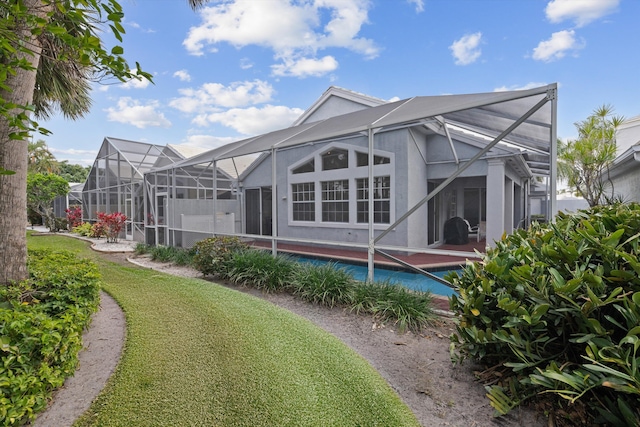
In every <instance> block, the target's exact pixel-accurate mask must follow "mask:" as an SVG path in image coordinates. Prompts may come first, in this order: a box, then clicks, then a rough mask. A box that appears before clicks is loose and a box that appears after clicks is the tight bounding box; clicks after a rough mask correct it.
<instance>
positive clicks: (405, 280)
mask: <svg viewBox="0 0 640 427" xmlns="http://www.w3.org/2000/svg"><path fill="white" fill-rule="evenodd" d="M294 258H295V259H296V261H298V262H306V263H310V264H314V265H324V264H328V263H329V262H331V263H333V264H335V265H336V266H338V267H340V268H344V269H345V270H347V271H348V272H349V273H351V275H352V276H353V278H354V279H356V280H359V281H362V282H364V281H366V280H367V267H366V266H363V265H356V264H348V263H344V262H335V261H325V260H321V259H315V258H306V257H298V256H296V257H294ZM450 271H461V270H459V269H452V270H450ZM430 273H431V274H433V275H434V276H438V277H444V276H445V275H446V274H447V273H449V271H430ZM373 279H374V280H375V281H376V282H383V281H387V280H388V281H389V282H390V283H394V284H400V285H402V286H404V287H406V288H409V289H413V290H416V291H423V292H426V291H428V292H431V293H432V294H435V295H442V296H451V295H453V293H454V291H453V289H451V288H450V287H448V286H446V285H443V284H442V283H440V282H437V281H435V280H433V279H430V278H429V277H427V276H424V275H422V274H418V273H411V272H408V271H401V270H390V269H386V268H377V267H376V268H375V269H374V270H373Z"/></svg>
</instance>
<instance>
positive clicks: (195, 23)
mask: <svg viewBox="0 0 640 427" xmlns="http://www.w3.org/2000/svg"><path fill="white" fill-rule="evenodd" d="M120 4H121V5H122V7H123V11H124V14H125V19H124V28H125V30H126V34H125V35H124V38H123V42H122V43H121V44H120V43H118V44H120V45H121V46H122V47H123V48H124V56H125V58H126V59H127V61H128V62H129V64H130V65H131V66H132V67H133V66H135V63H136V62H138V63H140V65H141V67H142V69H143V70H145V71H146V72H149V73H151V74H152V75H153V83H149V82H147V81H138V80H132V81H130V82H127V83H125V84H122V83H118V84H116V83H115V82H113V81H107V82H101V83H96V84H94V87H93V90H92V93H91V96H92V99H93V106H92V108H91V112H90V113H89V114H87V115H86V116H85V117H84V118H82V119H79V120H76V121H70V120H67V119H65V118H63V117H62V116H54V117H53V118H51V119H50V120H48V121H40V124H41V125H42V126H44V127H45V128H46V129H48V130H50V131H51V132H52V135H50V136H42V135H36V136H34V138H35V139H44V140H45V141H46V142H47V144H48V146H49V149H50V150H51V152H52V153H53V154H54V155H55V156H56V158H57V159H58V160H67V161H69V163H71V164H82V165H90V164H92V163H93V160H94V159H95V157H96V155H97V151H98V149H99V148H100V145H101V144H102V141H103V140H104V138H105V137H107V136H109V137H115V138H122V139H129V140H134V141H142V142H148V143H153V144H160V145H166V144H174V145H181V144H185V145H190V146H193V147H200V148H206V149H211V148H216V147H219V146H221V145H223V144H226V143H229V142H232V141H236V140H239V139H244V138H247V137H250V136H253V135H259V134H263V133H267V132H270V131H273V130H277V129H282V128H284V127H288V126H290V125H291V124H292V123H293V122H294V121H295V119H296V118H297V117H298V116H300V115H301V114H302V113H303V112H304V111H305V110H306V109H307V108H308V107H310V106H311V105H312V104H313V103H314V102H315V101H316V100H317V99H318V98H319V97H320V96H321V95H322V93H323V92H324V91H325V90H327V89H328V88H329V87H330V86H338V87H341V88H345V89H349V90H352V91H355V92H359V93H363V94H366V95H369V96H373V97H376V98H380V99H384V100H390V101H392V100H398V99H405V98H410V97H413V96H430V95H446V94H464V93H481V92H493V91H501V90H518V89H528V88H532V87H538V86H543V85H547V84H550V83H557V84H558V136H559V137H560V138H562V139H567V138H575V136H576V135H577V132H576V127H575V123H576V122H578V121H580V120H583V119H585V118H586V117H588V116H589V115H590V114H591V113H592V112H593V111H594V110H595V109H596V108H598V107H600V106H602V105H604V104H608V105H611V106H612V107H613V108H614V109H615V113H616V114H617V115H620V116H624V117H626V118H631V117H634V116H638V115H640V72H639V68H640V67H639V65H640V55H638V50H639V49H640V47H639V45H640V26H638V17H640V1H638V0H217V1H215V0H214V1H210V2H208V3H207V4H206V5H205V6H204V7H202V8H200V9H198V10H196V11H194V10H192V9H191V8H190V7H189V5H188V2H187V0H120ZM103 41H104V43H105V45H106V46H108V47H109V48H110V47H112V46H113V45H114V44H116V43H117V41H116V40H115V39H113V37H112V36H111V35H110V33H109V32H108V31H106V32H104V33H103Z"/></svg>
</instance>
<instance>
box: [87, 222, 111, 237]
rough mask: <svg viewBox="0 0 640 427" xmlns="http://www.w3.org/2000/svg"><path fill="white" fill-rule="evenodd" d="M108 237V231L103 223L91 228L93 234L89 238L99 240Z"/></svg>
mask: <svg viewBox="0 0 640 427" xmlns="http://www.w3.org/2000/svg"><path fill="white" fill-rule="evenodd" d="M106 235H107V230H106V229H105V225H104V223H102V222H96V223H95V224H93V225H92V226H91V232H90V233H89V237H91V238H94V239H99V238H101V237H104V236H106Z"/></svg>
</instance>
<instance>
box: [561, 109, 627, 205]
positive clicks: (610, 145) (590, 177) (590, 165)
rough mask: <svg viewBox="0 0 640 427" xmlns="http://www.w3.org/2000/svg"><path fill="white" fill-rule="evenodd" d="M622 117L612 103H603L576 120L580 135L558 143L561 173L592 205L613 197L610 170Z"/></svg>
mask: <svg viewBox="0 0 640 427" xmlns="http://www.w3.org/2000/svg"><path fill="white" fill-rule="evenodd" d="M623 121H624V118H623V117H621V116H614V115H613V108H612V107H611V106H610V105H603V106H601V107H599V108H597V109H596V110H595V111H594V112H593V113H592V114H591V115H590V116H589V117H587V118H586V119H585V120H583V121H581V122H578V123H576V124H575V126H576V129H577V131H578V138H577V139H575V140H568V141H566V142H563V141H562V140H560V141H559V143H558V174H559V175H560V177H561V178H564V179H566V180H567V183H568V185H569V187H570V188H571V189H572V191H574V192H575V193H576V194H578V195H579V196H582V197H584V199H585V200H586V201H587V203H589V206H591V207H593V206H597V205H599V204H601V203H602V202H604V201H605V200H606V199H607V197H608V198H612V197H613V188H611V184H610V182H609V180H608V176H607V173H608V170H609V166H610V165H611V164H612V163H613V161H614V160H615V158H616V130H617V129H618V127H619V126H620V125H621V124H622V122H623Z"/></svg>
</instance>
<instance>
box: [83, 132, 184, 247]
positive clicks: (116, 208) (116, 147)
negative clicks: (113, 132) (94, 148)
mask: <svg viewBox="0 0 640 427" xmlns="http://www.w3.org/2000/svg"><path fill="white" fill-rule="evenodd" d="M183 158H184V157H183V156H182V155H180V154H179V153H178V152H177V151H176V150H174V149H173V148H171V147H169V146H167V147H164V146H160V145H153V144H146V143H142V142H135V141H127V140H123V139H117V138H110V137H107V138H105V139H104V141H103V143H102V146H101V147H100V150H99V152H98V156H97V157H96V159H95V161H94V162H93V165H92V167H91V170H90V172H89V176H88V177H87V180H86V182H85V184H84V188H83V190H82V212H83V220H84V221H89V222H95V221H96V220H97V219H98V216H97V214H98V212H105V213H112V212H122V213H124V214H125V215H126V216H127V222H126V226H125V236H124V237H126V238H127V239H129V240H136V241H144V238H145V237H144V236H145V234H144V233H145V232H144V226H145V223H144V218H145V207H144V188H143V186H142V184H143V178H144V174H145V173H147V172H149V171H150V170H152V169H153V168H155V167H162V166H165V165H167V164H172V163H175V162H176V161H178V160H182V159H183Z"/></svg>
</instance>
